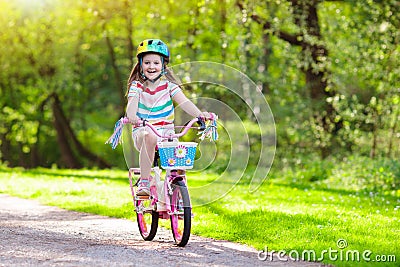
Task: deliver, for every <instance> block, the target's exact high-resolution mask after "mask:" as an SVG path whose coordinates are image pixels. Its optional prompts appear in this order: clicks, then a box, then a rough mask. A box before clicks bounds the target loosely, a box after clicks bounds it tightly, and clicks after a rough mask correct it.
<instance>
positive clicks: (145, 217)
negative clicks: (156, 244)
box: [135, 198, 159, 241]
mask: <svg viewBox="0 0 400 267" xmlns="http://www.w3.org/2000/svg"><path fill="white" fill-rule="evenodd" d="M135 207H136V218H137V223H138V227H139V232H140V235H141V236H142V237H143V239H144V240H146V241H151V240H153V238H154V237H155V236H156V233H157V228H158V217H159V215H158V212H156V211H154V209H153V208H152V205H151V199H150V198H148V199H144V198H143V199H137V200H136V201H135Z"/></svg>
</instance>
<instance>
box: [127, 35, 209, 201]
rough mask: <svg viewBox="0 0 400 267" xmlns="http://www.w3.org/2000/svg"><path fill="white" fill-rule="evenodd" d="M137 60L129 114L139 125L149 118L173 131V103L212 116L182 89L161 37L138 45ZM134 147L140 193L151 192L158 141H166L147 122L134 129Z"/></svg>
mask: <svg viewBox="0 0 400 267" xmlns="http://www.w3.org/2000/svg"><path fill="white" fill-rule="evenodd" d="M136 57H137V59H138V62H137V63H136V65H135V66H134V67H133V69H132V71H131V74H130V76H129V79H128V85H127V97H128V104H127V107H126V116H127V118H128V119H129V122H130V123H132V124H134V125H136V124H137V122H138V121H139V120H146V121H148V122H150V123H151V124H152V125H154V126H155V127H156V128H157V130H158V131H159V132H161V133H163V135H167V134H168V133H171V132H174V103H173V102H175V103H176V104H177V105H179V106H180V107H181V108H182V109H183V110H184V111H185V112H186V113H188V114H189V115H190V116H192V117H202V118H205V119H210V118H211V117H212V115H211V114H210V113H209V112H202V111H200V109H199V108H198V107H197V106H196V105H195V104H193V102H192V101H190V100H189V99H188V98H187V97H186V96H185V94H184V93H183V92H182V88H181V87H180V86H179V84H180V83H179V82H178V81H177V79H175V78H174V76H173V74H172V72H171V71H170V70H169V69H168V67H167V64H168V63H169V59H170V53H169V49H168V47H167V45H166V44H165V43H164V42H163V41H161V40H159V39H146V40H144V41H143V42H141V43H140V44H139V46H138V48H137V53H136ZM132 138H133V140H134V145H135V148H136V149H137V150H138V151H139V166H140V179H139V183H138V186H139V187H138V192H137V195H139V196H145V195H149V194H150V182H151V180H152V177H151V175H150V174H151V167H152V164H153V159H154V153H155V150H156V145H157V142H159V141H163V140H162V139H161V138H159V137H157V136H156V135H155V134H154V132H153V131H150V130H149V129H148V128H147V126H140V127H135V128H134V129H133V130H132Z"/></svg>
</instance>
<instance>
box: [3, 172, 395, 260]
mask: <svg viewBox="0 0 400 267" xmlns="http://www.w3.org/2000/svg"><path fill="white" fill-rule="evenodd" d="M285 173H290V172H287V171H285ZM333 173H334V172H333ZM279 174H282V172H279ZM275 175H276V174H275ZM288 175H289V174H288ZM290 175H293V172H292V173H290ZM273 176H274V174H273ZM226 177H229V175H228V176H226ZM286 178H287V179H272V180H269V181H267V182H265V183H264V184H263V185H262V186H261V187H260V188H259V189H258V190H257V191H256V192H253V193H251V192H249V191H248V186H247V184H246V183H245V182H244V181H241V182H239V183H236V184H235V181H234V179H233V178H232V177H231V178H223V179H221V176H218V175H216V174H211V173H209V174H204V173H203V174H199V173H190V178H189V186H190V193H191V199H192V202H193V206H194V209H193V212H194V214H195V217H194V220H193V229H192V233H194V234H198V235H202V236H207V237H213V238H217V239H226V240H231V241H236V242H241V243H245V244H248V245H251V246H253V247H255V248H256V249H258V250H263V249H264V250H266V249H267V250H268V251H271V250H275V251H280V250H285V251H286V254H289V253H290V255H291V256H293V257H294V256H295V255H296V254H295V253H296V252H297V253H298V254H299V255H300V256H301V253H302V252H303V251H304V250H314V251H315V253H316V258H319V257H320V255H321V253H322V251H324V250H327V251H329V250H330V251H331V252H332V251H333V254H332V256H331V257H329V254H327V253H326V254H325V256H324V261H323V262H325V263H331V264H334V265H336V266H358V265H360V264H362V265H365V264H366V262H365V261H364V260H363V259H362V256H360V257H361V259H360V262H358V261H355V260H351V257H350V260H346V258H345V255H346V254H345V253H346V252H348V251H350V252H351V251H354V250H357V251H358V252H359V253H360V255H362V253H363V252H364V251H366V250H369V251H371V252H372V254H371V255H370V258H371V260H374V259H375V256H376V255H386V256H389V255H394V256H395V257H396V260H397V261H396V262H391V263H389V262H386V263H378V262H376V261H375V262H369V263H368V265H371V266H398V265H399V262H400V245H399V241H398V240H400V218H399V209H400V200H399V195H398V191H393V190H392V191H390V192H391V193H390V194H385V193H384V192H380V193H376V192H368V191H366V190H359V191H357V190H345V189H337V188H338V187H336V188H328V186H326V183H325V184H320V186H315V184H316V183H313V184H312V183H308V184H307V183H288V182H285V181H288V180H290V179H291V177H286ZM326 178H329V177H326ZM327 180H329V179H327ZM0 192H1V193H7V194H10V195H15V196H20V197H24V198H35V199H38V200H39V201H40V202H41V203H43V204H48V205H55V206H59V207H62V208H65V209H70V210H77V211H84V212H90V213H96V214H101V215H107V216H112V217H117V218H128V219H132V220H134V217H135V214H134V213H133V209H132V201H131V196H130V190H129V185H128V179H127V172H125V171H120V170H102V171H88V170H50V169H35V170H23V169H8V168H0ZM393 192H395V193H394V194H393ZM396 192H397V193H396ZM340 239H344V240H346V242H347V244H348V246H347V247H346V248H345V249H343V250H341V249H339V248H338V246H337V241H338V240H340ZM334 250H337V251H338V252H337V257H338V260H329V258H332V257H333V256H335V255H336V254H334V253H335V252H334ZM340 252H341V253H343V254H342V255H343V256H342V260H340V254H339V253H340Z"/></svg>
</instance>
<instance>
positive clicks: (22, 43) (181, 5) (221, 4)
mask: <svg viewBox="0 0 400 267" xmlns="http://www.w3.org/2000/svg"><path fill="white" fill-rule="evenodd" d="M0 27H1V34H0V70H1V71H0V95H1V98H0V162H1V164H2V165H5V166H10V167H13V166H22V167H25V168H34V167H59V168H109V167H117V168H126V165H125V161H124V160H123V158H122V156H121V155H122V152H121V151H122V149H121V148H120V147H119V148H118V149H117V152H115V151H112V150H111V148H110V147H109V146H108V145H104V142H105V141H106V140H107V139H108V137H109V136H110V135H111V134H112V130H113V127H114V123H115V121H116V120H117V119H119V118H120V117H121V116H122V115H123V114H124V109H125V105H126V97H125V93H126V82H127V79H128V76H129V73H130V71H131V68H132V66H133V65H134V64H135V63H136V59H135V54H136V47H137V45H138V44H139V43H140V42H141V41H142V40H143V39H147V38H159V39H162V40H163V41H164V42H166V44H167V45H168V46H169V48H170V52H171V62H170V65H176V64H180V63H185V62H190V61H213V62H219V63H223V64H226V65H228V66H231V67H233V68H235V69H238V70H240V71H241V72H243V73H245V74H246V75H248V76H249V77H250V78H251V80H253V81H254V82H255V83H256V84H257V85H258V86H259V88H260V90H261V91H262V94H263V95H264V97H265V98H266V100H267V101H268V103H269V105H270V107H271V110H272V113H273V115H274V118H275V123H276V131H277V150H276V156H275V164H277V166H280V165H281V164H296V163H298V162H299V161H304V160H305V159H308V160H309V161H313V160H314V159H318V160H324V159H327V160H330V159H331V160H333V159H336V160H339V161H340V160H341V159H343V158H348V157H355V156H356V157H360V158H368V159H372V160H375V159H379V160H381V159H388V160H391V162H397V160H398V158H399V156H400V122H399V120H400V79H399V77H400V66H399V62H400V32H399V29H400V4H399V2H398V1H395V0H385V1H379V0H365V1H355V0H342V1H324V0H307V1H302V0H287V1H285V0H262V1H261V0H259V1H256V0H252V1H247V0H237V1H236V0H203V1H189V0H180V1H177V0H167V1H142V0H135V1H131V0H120V1H115V0H112V1H111V0H63V1H60V0H12V1H8V0H0ZM185 90H186V94H187V95H188V96H189V97H191V98H194V99H195V98H199V97H205V98H207V97H208V98H213V99H217V100H220V101H222V102H224V103H225V104H226V105H228V106H230V107H232V108H233V109H234V110H235V112H236V113H237V114H238V115H239V117H240V119H241V120H242V121H244V122H245V125H246V129H248V135H249V138H250V139H249V142H250V144H251V147H252V149H254V151H257V149H258V145H259V142H260V138H259V132H257V124H256V122H255V121H254V119H252V116H249V115H248V110H247V107H246V106H245V105H242V103H243V102H242V100H241V99H240V97H237V96H235V95H234V94H232V93H231V92H229V91H227V90H221V89H220V88H218V87H217V86H215V85H212V84H207V83H204V84H195V85H192V86H188V87H187V88H185ZM220 117H221V118H222V120H223V114H220ZM253 137H254V138H253ZM224 141H225V139H221V140H220V142H219V143H218V145H219V146H222V147H224V146H227V144H224ZM226 141H229V140H228V139H227V140H226ZM249 164H250V165H251V164H257V162H256V161H253V160H252V158H251V156H250V161H249ZM221 165H223V161H222V160H221V162H219V163H218V162H217V164H213V168H215V169H217V170H218V169H221V170H223V168H221ZM391 166H394V165H391ZM396 166H397V169H399V168H400V167H399V165H396ZM324 168H325V167H324V166H322V167H320V168H319V169H317V171H316V172H317V174H318V171H321V170H323V169H324ZM399 173H400V171H399ZM321 175H322V176H323V175H324V174H323V173H322V174H321ZM310 179H312V177H311V178H310Z"/></svg>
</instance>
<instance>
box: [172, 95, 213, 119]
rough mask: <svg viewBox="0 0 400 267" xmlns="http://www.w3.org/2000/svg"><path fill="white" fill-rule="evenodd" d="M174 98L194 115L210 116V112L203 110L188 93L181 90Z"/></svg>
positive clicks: (186, 110)
mask: <svg viewBox="0 0 400 267" xmlns="http://www.w3.org/2000/svg"><path fill="white" fill-rule="evenodd" d="M173 100H174V101H175V102H176V103H177V104H178V105H179V106H180V107H181V108H182V109H183V111H185V112H186V113H187V114H189V115H190V116H192V117H205V118H210V117H211V116H210V115H209V114H208V112H202V111H201V110H200V109H199V108H198V107H197V106H196V105H195V104H193V102H192V101H190V100H189V99H188V98H187V97H186V95H185V94H184V93H183V92H182V91H179V92H177V93H176V94H175V95H174V96H173Z"/></svg>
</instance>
